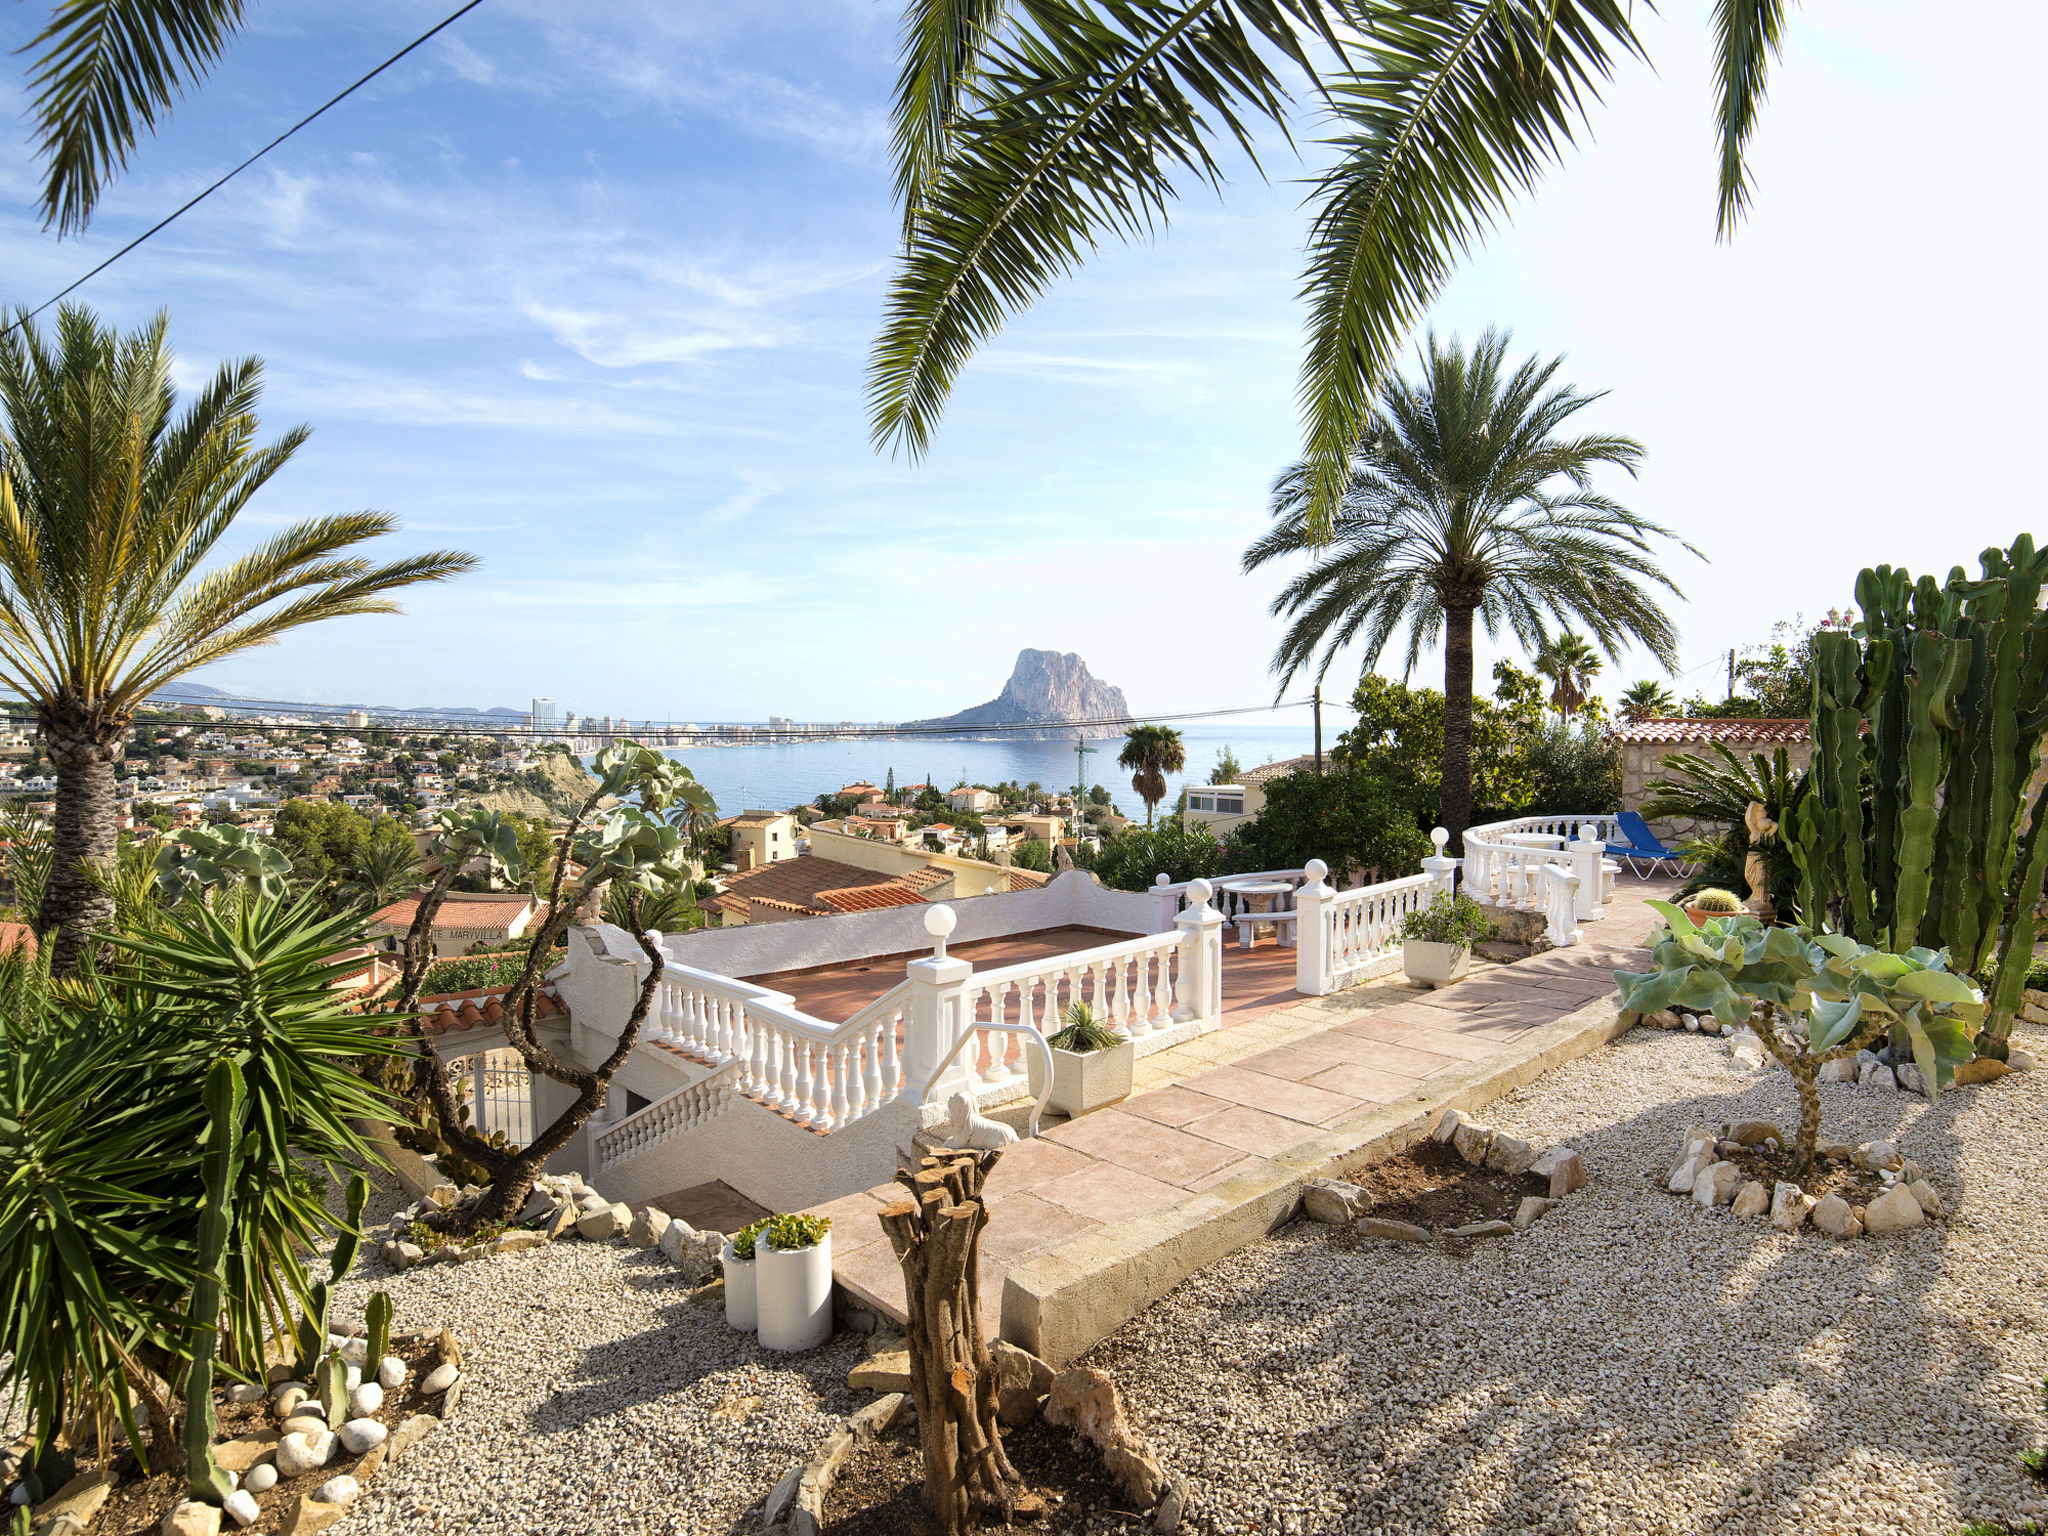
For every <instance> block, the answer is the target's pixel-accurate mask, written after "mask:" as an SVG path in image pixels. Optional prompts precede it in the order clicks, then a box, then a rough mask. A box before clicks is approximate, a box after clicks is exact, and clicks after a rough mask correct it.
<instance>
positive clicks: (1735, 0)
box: [1714, 0, 1785, 240]
mask: <svg viewBox="0 0 2048 1536" xmlns="http://www.w3.org/2000/svg"><path fill="white" fill-rule="evenodd" d="M1784 30H1785V0H1714V62H1715V66H1716V67H1715V74H1716V85H1717V87H1718V89H1717V99H1716V101H1715V107H1716V109H1717V110H1716V113H1715V125H1714V126H1715V131H1716V133H1717V134H1718V135H1719V137H1720V141H1721V143H1720V150H1721V188H1720V224H1719V231H1720V236H1721V238H1722V239H1724V240H1726V239H1728V238H1729V237H1730V236H1732V235H1733V234H1734V233H1735V226H1736V224H1737V222H1738V221H1740V219H1741V218H1742V215H1743V214H1744V213H1745V212H1746V211H1748V208H1749V165H1748V161H1747V159H1746V157H1745V152H1746V151H1747V150H1748V148H1749V140H1750V135H1751V134H1753V133H1754V132H1755V131H1756V118H1757V109H1758V108H1759V107H1761V106H1762V105H1763V99H1764V85H1765V81H1766V79H1767V77H1768V75H1769V73H1770V66H1771V64H1772V62H1773V61H1774V60H1776V59H1777V58H1778V57H1779V55H1780V48H1781V45H1782V42H1783V38H1784Z"/></svg>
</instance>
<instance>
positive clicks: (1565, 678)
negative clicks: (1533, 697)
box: [1536, 629, 1600, 722]
mask: <svg viewBox="0 0 2048 1536" xmlns="http://www.w3.org/2000/svg"><path fill="white" fill-rule="evenodd" d="M1536 675H1537V676H1538V677H1547V678H1549V679H1550V703H1551V707H1552V708H1554V709H1555V710H1556V711H1557V712H1558V713H1559V714H1560V715H1562V716H1563V717H1564V718H1565V720H1566V721H1567V722H1569V721H1570V720H1571V718H1572V714H1573V712H1574V711H1575V710H1577V709H1578V707H1579V706H1580V705H1581V704H1583V703H1585V702H1586V696H1587V695H1588V694H1590V693H1591V692H1592V691H1593V679H1594V678H1595V677H1597V676H1599V675H1600V653H1599V652H1598V651H1596V650H1594V649H1593V647H1592V646H1590V645H1588V644H1586V637H1585V636H1584V635H1576V634H1573V633H1572V632H1571V631H1570V630H1568V629H1567V630H1565V631H1563V632H1562V633H1561V634H1559V635H1557V636H1556V637H1554V638H1553V639H1551V640H1548V641H1546V642H1545V643H1544V644H1543V646H1542V647H1541V648H1540V649H1539V650H1538V651H1537V652H1536Z"/></svg>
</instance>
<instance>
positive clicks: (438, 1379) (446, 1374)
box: [420, 1361, 462, 1397]
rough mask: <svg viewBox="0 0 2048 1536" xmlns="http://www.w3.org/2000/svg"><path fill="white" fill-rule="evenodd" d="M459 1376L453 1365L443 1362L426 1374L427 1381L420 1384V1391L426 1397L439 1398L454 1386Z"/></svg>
mask: <svg viewBox="0 0 2048 1536" xmlns="http://www.w3.org/2000/svg"><path fill="white" fill-rule="evenodd" d="M461 1375H462V1373H461V1372H460V1371H458V1370H456V1369H455V1367H454V1366H453V1365H451V1364H449V1363H447V1362H445V1361H444V1362H443V1363H441V1364H440V1365H437V1366H435V1367H434V1368H433V1369H432V1370H431V1371H429V1372H427V1379H426V1380H425V1381H423V1382H421V1383H420V1391H421V1393H422V1394H424V1395H425V1396H427V1397H439V1396H440V1395H441V1394H442V1393H443V1392H446V1391H447V1390H448V1389H449V1388H450V1387H452V1386H454V1385H455V1382H456V1380H457V1378H458V1377H460V1376H461Z"/></svg>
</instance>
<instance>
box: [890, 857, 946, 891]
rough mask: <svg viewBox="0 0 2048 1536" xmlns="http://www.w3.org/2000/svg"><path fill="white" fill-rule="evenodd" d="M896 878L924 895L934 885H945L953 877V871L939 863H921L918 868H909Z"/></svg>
mask: <svg viewBox="0 0 2048 1536" xmlns="http://www.w3.org/2000/svg"><path fill="white" fill-rule="evenodd" d="M896 878H897V879H898V880H900V881H901V882H902V883H903V884H905V885H907V886H909V887H910V888H911V889H912V890H913V891H915V892H917V893H918V895H920V896H922V895H923V894H924V893H925V892H926V891H929V890H931V889H932V888H933V887H934V886H940V885H944V884H945V883H946V882H947V881H948V880H950V879H952V878H953V871H952V870H950V869H945V868H943V867H941V866H940V865H937V864H920V865H919V866H918V867H917V868H916V869H913V870H908V871H906V872H905V873H903V874H900V875H898V876H897V877H896Z"/></svg>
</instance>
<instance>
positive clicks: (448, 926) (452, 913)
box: [370, 896, 547, 934]
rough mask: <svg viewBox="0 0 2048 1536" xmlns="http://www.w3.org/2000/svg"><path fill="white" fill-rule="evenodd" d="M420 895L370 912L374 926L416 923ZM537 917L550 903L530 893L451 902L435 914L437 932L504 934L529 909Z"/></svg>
mask: <svg viewBox="0 0 2048 1536" xmlns="http://www.w3.org/2000/svg"><path fill="white" fill-rule="evenodd" d="M419 908H420V898H419V897H418V896H404V897H400V898H399V899H398V900H397V901H394V902H392V903H391V905H390V906H388V907H383V908H380V909H379V910H378V911H376V912H373V913H372V914H371V915H370V927H371V928H372V929H378V928H393V929H398V930H400V931H403V930H405V929H407V928H410V927H411V926H412V920H413V918H414V917H415V916H416V915H417V914H418V912H419ZM529 911H530V912H532V913H533V914H534V915H535V916H536V917H540V916H544V915H545V914H546V912H547V903H546V902H537V901H535V900H534V899H533V898H532V897H530V896H507V897H506V898H505V899H504V900H502V901H450V902H444V903H443V904H442V907H441V910H440V911H438V912H436V913H435V914H434V931H435V932H437V933H497V934H503V933H504V932H505V930H507V929H508V928H510V927H511V926H512V925H513V924H514V923H516V922H518V921H519V919H520V918H522V917H524V916H525V915H526V914H527V913H528V912H529Z"/></svg>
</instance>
